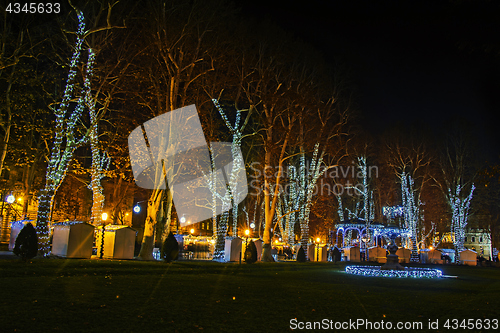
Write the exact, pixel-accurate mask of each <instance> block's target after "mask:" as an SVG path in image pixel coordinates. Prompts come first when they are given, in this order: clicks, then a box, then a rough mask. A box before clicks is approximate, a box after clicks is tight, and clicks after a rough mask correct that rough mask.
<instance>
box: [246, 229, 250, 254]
mask: <svg viewBox="0 0 500 333" xmlns="http://www.w3.org/2000/svg"><path fill="white" fill-rule="evenodd" d="M249 235H250V230H248V229H247V230H245V236H247V239H246V240H245V252H246V251H247V246H248V236H249Z"/></svg>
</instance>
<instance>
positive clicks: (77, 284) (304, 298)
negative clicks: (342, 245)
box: [0, 259, 500, 332]
mask: <svg viewBox="0 0 500 333" xmlns="http://www.w3.org/2000/svg"><path fill="white" fill-rule="evenodd" d="M344 267H345V265H344V264H333V263H303V264H299V263H295V262H290V263H269V264H267V263H257V264H253V265H247V264H241V265H239V264H218V263H212V262H192V261H191V262H189V261H181V262H176V263H173V264H165V263H162V262H140V261H111V260H75V259H68V260H63V259H45V260H33V262H31V263H23V262H20V261H17V260H15V261H14V260H0V271H1V273H0V286H1V294H0V299H1V302H0V304H1V305H0V306H1V308H0V310H1V312H0V332H13V331H16V332H47V331H61V332H118V331H120V332H176V331H178V332H196V331H204V332H273V331H274V332H284V331H290V320H291V319H292V318H297V320H298V321H304V322H305V321H321V320H323V319H325V318H326V319H329V320H333V321H334V322H335V321H339V322H340V321H342V322H343V321H349V320H350V319H351V320H356V319H366V320H370V321H373V322H375V321H378V322H379V321H381V320H384V321H385V322H387V321H390V322H393V323H396V322H398V321H421V322H423V323H424V324H423V325H424V330H422V331H433V332H436V330H428V329H427V325H428V321H429V320H432V321H435V320H437V319H439V322H440V325H442V324H443V323H444V321H445V320H446V319H454V318H455V319H467V318H473V319H480V318H490V319H493V318H497V319H500V269H498V268H482V267H459V266H442V270H443V273H444V274H447V275H456V276H458V278H455V279H449V278H445V279H390V278H373V277H361V276H352V275H348V274H346V273H344ZM359 331H363V330H359ZM393 331H396V330H393ZM439 331H440V332H445V331H452V330H446V329H443V328H442V327H440V330H439ZM455 331H463V330H460V329H458V330H455ZM489 331H494V330H489ZM483 332H487V330H483Z"/></svg>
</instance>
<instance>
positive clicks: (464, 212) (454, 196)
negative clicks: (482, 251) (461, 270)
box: [448, 184, 476, 262]
mask: <svg viewBox="0 0 500 333" xmlns="http://www.w3.org/2000/svg"><path fill="white" fill-rule="evenodd" d="M475 188H476V187H475V186H474V184H472V186H471V189H470V192H469V195H468V196H467V197H464V196H463V194H462V190H463V187H462V186H461V185H456V186H455V188H454V189H453V188H449V189H448V204H449V205H450V208H451V212H452V217H451V236H452V240H453V246H454V247H455V262H459V261H460V252H461V251H463V250H464V249H465V247H464V239H465V228H466V227H467V219H468V217H469V216H468V213H469V207H470V202H471V200H472V195H473V193H474V190H475Z"/></svg>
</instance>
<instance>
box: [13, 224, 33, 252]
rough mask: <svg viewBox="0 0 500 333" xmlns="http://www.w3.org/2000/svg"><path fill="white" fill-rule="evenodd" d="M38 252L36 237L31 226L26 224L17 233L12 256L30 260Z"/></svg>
mask: <svg viewBox="0 0 500 333" xmlns="http://www.w3.org/2000/svg"><path fill="white" fill-rule="evenodd" d="M37 252H38V237H37V236H36V231H35V228H34V227H33V224H31V223H28V224H26V225H25V226H24V228H23V229H21V231H20V232H19V235H17V238H16V244H15V247H14V254H16V255H17V256H20V257H21V258H22V259H23V260H25V261H26V260H27V259H31V258H33V257H35V256H36V254H37Z"/></svg>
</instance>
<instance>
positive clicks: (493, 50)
mask: <svg viewBox="0 0 500 333" xmlns="http://www.w3.org/2000/svg"><path fill="white" fill-rule="evenodd" d="M269 3H273V5H272V6H270V5H269ZM243 8H244V12H245V13H246V14H248V15H251V16H253V17H256V18H258V19H271V20H273V21H275V22H276V23H277V24H278V25H279V26H281V27H282V28H283V29H285V30H287V31H289V32H291V33H293V34H294V35H295V36H297V37H298V38H300V39H302V40H304V41H306V42H308V43H310V44H311V45H312V46H313V47H315V48H317V49H319V50H320V51H321V52H322V53H323V55H324V57H325V60H326V61H327V62H329V63H331V64H342V66H343V67H344V68H346V69H347V71H348V73H349V76H350V79H351V81H352V82H353V84H354V88H355V90H354V93H355V94H354V98H355V102H356V109H358V110H359V112H360V113H361V116H362V117H361V120H360V122H361V125H362V126H363V128H364V129H365V130H367V131H368V132H370V133H371V134H373V135H377V134H380V133H382V132H383V131H384V130H385V129H387V128H389V127H391V126H395V124H400V126H405V127H406V126H410V125H412V124H415V123H417V124H424V125H425V126H428V127H430V128H431V130H433V131H434V132H439V131H441V130H442V129H443V128H445V127H446V126H447V124H448V123H450V122H451V120H452V119H454V118H462V119H463V120H465V121H466V122H467V123H468V124H469V125H470V127H471V128H470V129H471V131H472V133H473V134H474V135H476V136H477V138H478V142H479V143H480V144H481V146H482V149H483V150H484V151H483V152H484V153H486V154H487V156H486V158H488V159H489V160H492V159H497V158H498V156H499V154H500V152H499V151H498V149H497V142H500V140H499V139H500V134H499V133H500V131H499V129H498V119H497V117H496V114H497V113H498V110H500V101H499V98H498V97H499V93H498V92H500V79H499V78H500V1H481V0H477V1H438V0H433V1H422V0H419V1H405V0H399V1H373V0H371V1H366V0H363V1H360V0H340V1H316V0H309V1H300V2H298V1H281V0H278V1H272V2H271V1H269V2H267V3H266V2H265V1H252V2H251V3H250V2H249V3H248V4H247V5H245V6H244V7H243ZM417 126H418V125H417Z"/></svg>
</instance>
